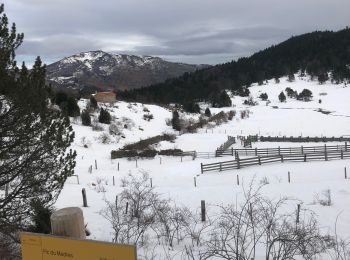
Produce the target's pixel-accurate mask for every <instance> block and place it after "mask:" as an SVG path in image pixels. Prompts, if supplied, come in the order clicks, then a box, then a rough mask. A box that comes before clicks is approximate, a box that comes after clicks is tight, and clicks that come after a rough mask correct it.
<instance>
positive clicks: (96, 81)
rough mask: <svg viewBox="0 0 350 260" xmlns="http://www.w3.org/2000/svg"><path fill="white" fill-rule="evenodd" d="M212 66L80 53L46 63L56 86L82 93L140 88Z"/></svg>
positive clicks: (52, 81)
mask: <svg viewBox="0 0 350 260" xmlns="http://www.w3.org/2000/svg"><path fill="white" fill-rule="evenodd" d="M208 66H209V65H192V64H186V63H179V62H169V61H165V60H163V59H161V58H159V57H153V56H148V55H145V56H137V55H128V54H115V53H108V52H104V51H102V50H96V51H87V52H81V53H78V54H75V55H71V56H69V57H65V58H63V59H61V60H59V61H57V62H54V63H52V64H50V65H48V66H47V81H48V83H50V84H51V85H52V86H53V87H54V88H55V89H59V90H63V91H71V92H80V93H92V92H94V91H105V90H128V89H134V88H140V87H144V86H148V85H152V84H156V83H160V82H164V81H165V80H167V79H169V78H173V77H177V76H180V75H182V74H184V73H185V72H193V71H195V70H197V69H201V68H205V67H208Z"/></svg>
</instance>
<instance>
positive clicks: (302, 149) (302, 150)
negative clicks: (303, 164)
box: [301, 146, 304, 154]
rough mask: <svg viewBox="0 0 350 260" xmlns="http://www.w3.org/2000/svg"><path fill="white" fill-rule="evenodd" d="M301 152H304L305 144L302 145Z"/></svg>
mask: <svg viewBox="0 0 350 260" xmlns="http://www.w3.org/2000/svg"><path fill="white" fill-rule="evenodd" d="M301 154H304V146H301Z"/></svg>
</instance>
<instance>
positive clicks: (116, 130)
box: [108, 123, 123, 135]
mask: <svg viewBox="0 0 350 260" xmlns="http://www.w3.org/2000/svg"><path fill="white" fill-rule="evenodd" d="M108 131H109V134H110V135H122V134H123V131H122V130H121V128H120V125H118V124H116V123H111V124H110V125H109V127H108Z"/></svg>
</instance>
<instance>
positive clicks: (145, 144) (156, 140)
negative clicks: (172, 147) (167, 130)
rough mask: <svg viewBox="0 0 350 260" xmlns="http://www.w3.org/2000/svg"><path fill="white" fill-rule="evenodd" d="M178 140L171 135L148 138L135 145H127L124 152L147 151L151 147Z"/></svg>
mask: <svg viewBox="0 0 350 260" xmlns="http://www.w3.org/2000/svg"><path fill="white" fill-rule="evenodd" d="M175 138H176V136H175V135H170V134H163V135H157V136H154V137H151V138H147V139H144V140H141V141H139V142H137V143H133V144H127V145H125V146H124V147H123V148H122V150H145V149H150V148H151V145H153V144H157V143H159V142H161V141H174V140H175Z"/></svg>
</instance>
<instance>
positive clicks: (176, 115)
mask: <svg viewBox="0 0 350 260" xmlns="http://www.w3.org/2000/svg"><path fill="white" fill-rule="evenodd" d="M171 125H172V127H173V129H174V130H176V131H181V125H180V116H179V112H177V110H175V111H174V112H173V118H172V119H171Z"/></svg>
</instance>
